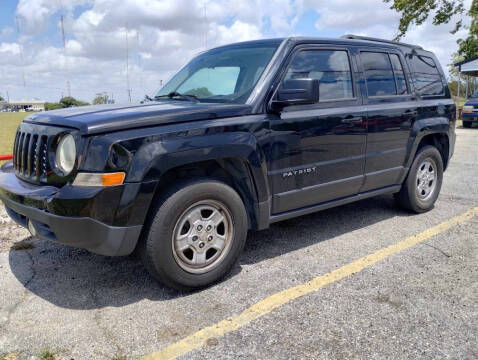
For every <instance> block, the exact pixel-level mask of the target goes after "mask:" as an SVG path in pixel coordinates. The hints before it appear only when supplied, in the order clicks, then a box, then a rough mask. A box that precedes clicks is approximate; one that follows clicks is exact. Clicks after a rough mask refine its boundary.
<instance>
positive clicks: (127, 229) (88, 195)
mask: <svg viewBox="0 0 478 360" xmlns="http://www.w3.org/2000/svg"><path fill="white" fill-rule="evenodd" d="M8 165H9V164H6V165H5V166H3V167H2V169H0V200H1V201H3V203H4V205H5V208H6V210H7V213H8V214H9V215H10V217H11V218H12V219H13V220H14V221H16V222H17V223H19V224H20V225H22V226H25V227H27V225H28V221H31V224H32V225H33V227H34V228H35V231H36V233H37V236H38V237H40V238H43V239H48V240H52V241H55V242H58V243H62V244H65V245H70V246H74V247H79V248H84V249H88V250H89V251H91V252H94V253H97V254H101V255H108V256H120V255H128V254H130V253H131V252H132V251H133V250H134V248H135V247H136V244H137V242H138V239H139V235H140V233H141V229H142V225H130V226H114V225H111V224H107V223H105V222H103V221H100V220H99V219H95V218H94V217H95V216H96V214H97V213H98V212H99V211H100V210H101V207H102V206H101V205H100V204H103V207H104V211H103V212H102V215H101V216H102V217H104V216H105V214H108V213H115V214H116V213H117V212H118V211H117V210H118V209H111V207H115V204H120V203H121V200H122V198H123V193H124V191H123V190H124V189H110V190H109V191H107V192H106V194H105V192H104V190H105V189H104V188H78V189H73V187H69V188H66V186H65V189H63V188H56V187H53V186H37V185H32V184H29V183H26V182H24V181H22V180H20V179H18V178H17V177H16V176H15V174H14V173H13V171H11V169H10V166H8ZM116 188H120V187H116ZM112 190H113V191H112ZM118 190H120V191H118ZM105 197H106V199H107V203H105V202H104V201H103V200H104V199H103V198H105ZM108 204H109V205H108ZM75 212H76V214H75ZM65 214H67V215H65ZM96 217H99V216H96Z"/></svg>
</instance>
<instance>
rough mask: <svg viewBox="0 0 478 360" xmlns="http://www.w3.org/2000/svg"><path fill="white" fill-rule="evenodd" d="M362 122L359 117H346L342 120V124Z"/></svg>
mask: <svg viewBox="0 0 478 360" xmlns="http://www.w3.org/2000/svg"><path fill="white" fill-rule="evenodd" d="M362 121H363V118H362V117H361V116H356V117H346V118H345V119H342V124H359V123H361V122H362Z"/></svg>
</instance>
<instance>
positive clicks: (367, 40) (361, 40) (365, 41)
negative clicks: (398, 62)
mask: <svg viewBox="0 0 478 360" xmlns="http://www.w3.org/2000/svg"><path fill="white" fill-rule="evenodd" d="M284 40H288V41H290V42H293V43H321V44H341V45H362V46H365V45H366V46H376V47H382V48H383V47H387V48H394V49H395V48H397V47H399V48H401V49H402V50H405V49H411V50H412V51H418V52H424V53H425V52H426V53H429V51H426V50H424V49H423V48H422V47H421V46H418V45H411V44H405V43H401V42H397V41H392V40H385V39H379V38H371V37H364V36H357V35H344V36H342V37H340V38H325V37H306V36H295V37H287V38H273V39H260V40H252V41H244V42H238V43H232V44H227V45H221V46H218V47H216V48H214V49H219V48H227V47H233V46H244V45H245V46H247V45H257V44H274V45H278V44H280V43H282V42H283V41H284Z"/></svg>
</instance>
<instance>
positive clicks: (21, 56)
mask: <svg viewBox="0 0 478 360" xmlns="http://www.w3.org/2000/svg"><path fill="white" fill-rule="evenodd" d="M15 23H16V25H17V35H18V46H19V48H20V63H21V66H22V80H23V87H26V82H25V60H24V57H23V45H22V42H21V41H20V34H21V32H20V19H19V18H18V16H15Z"/></svg>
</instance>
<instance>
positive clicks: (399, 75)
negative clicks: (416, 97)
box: [390, 54, 408, 95]
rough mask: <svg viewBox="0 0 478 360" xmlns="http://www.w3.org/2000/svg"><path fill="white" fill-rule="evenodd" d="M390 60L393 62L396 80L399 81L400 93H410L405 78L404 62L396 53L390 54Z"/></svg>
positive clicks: (398, 89)
mask: <svg viewBox="0 0 478 360" xmlns="http://www.w3.org/2000/svg"><path fill="white" fill-rule="evenodd" d="M390 60H391V62H392V67H393V72H394V74H395V81H396V83H397V91H398V94H399V95H403V94H406V93H408V89H407V82H406V80H405V74H404V72H403V67H402V63H401V62H400V58H399V57H398V55H396V54H390Z"/></svg>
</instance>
